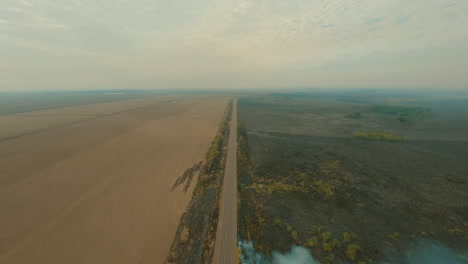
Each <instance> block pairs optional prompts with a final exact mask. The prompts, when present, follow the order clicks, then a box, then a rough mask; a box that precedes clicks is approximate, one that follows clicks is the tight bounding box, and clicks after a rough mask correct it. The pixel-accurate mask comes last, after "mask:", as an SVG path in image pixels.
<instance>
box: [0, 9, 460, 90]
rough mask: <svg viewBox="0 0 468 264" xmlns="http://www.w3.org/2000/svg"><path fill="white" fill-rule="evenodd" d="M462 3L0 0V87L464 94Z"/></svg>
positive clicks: (22, 88)
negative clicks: (373, 90)
mask: <svg viewBox="0 0 468 264" xmlns="http://www.w3.org/2000/svg"><path fill="white" fill-rule="evenodd" d="M467 14H468V1H467V0H359V1H358V0H289V1H288V0H283V1H278V0H252V1H246V0H183V1H182V0H166V1H163V0H155V1H150V0H112V1H111V0H94V1H93V0H65V1H64V0H25V1H19V0H0V91H15V90H70V89H124V88H132V89H167V88H169V89H172V88H213V89H218V88H219V89H223V88H289V87H290V88H301V87H343V88H346V87H351V88H405V87H415V88H416V87H417V88H443V89H457V90H467V89H468V26H467V25H468V15H467Z"/></svg>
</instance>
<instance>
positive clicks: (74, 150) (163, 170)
mask: <svg viewBox="0 0 468 264" xmlns="http://www.w3.org/2000/svg"><path fill="white" fill-rule="evenodd" d="M227 101H228V98H226V97H209V96H182V95H177V96H171V95H168V96H158V97H151V98H146V99H138V100H128V101H127V100H121V101H116V102H109V103H100V104H91V105H86V106H73V107H66V108H56V109H51V110H43V111H36V112H28V113H21V115H22V116H23V117H19V116H14V117H13V116H11V115H4V116H2V117H1V118H0V123H1V124H2V128H3V124H7V125H8V131H7V132H3V134H2V137H4V140H3V141H0V229H1V230H2V232H1V233H0V263H164V262H165V260H166V257H167V254H168V252H169V249H170V246H171V243H172V241H173V238H174V236H175V234H176V230H177V227H178V225H179V220H180V218H181V216H182V214H183V213H184V212H185V209H186V206H187V204H188V202H189V201H190V198H191V193H192V191H193V189H194V186H193V184H192V185H191V186H189V187H188V188H185V187H182V186H180V187H177V188H174V189H173V186H174V183H175V182H176V180H177V178H178V177H179V176H181V175H182V174H183V173H184V171H186V170H187V169H188V168H190V167H192V166H194V165H196V164H198V163H199V162H201V161H203V160H204V158H205V153H206V152H207V150H208V148H209V146H210V144H211V142H212V140H213V138H214V136H215V134H216V132H217V130H218V127H219V123H220V121H221V118H222V116H223V113H224V111H225V109H226V105H227ZM50 116H54V117H58V116H60V118H56V119H53V120H52V119H50V120H52V121H50V122H45V121H44V120H49V119H48V118H49V117H50ZM83 116H86V117H83ZM90 116H92V118H88V117H90ZM82 117H83V118H85V119H81V118H82ZM21 118H27V119H28V121H27V122H26V121H25V120H21ZM77 121H78V122H77ZM15 126H16V127H15ZM2 131H3V129H2ZM25 134H26V135H25ZM15 136H17V137H15ZM5 137H10V139H7V138H5ZM184 189H185V190H184ZM171 190H172V191H171Z"/></svg>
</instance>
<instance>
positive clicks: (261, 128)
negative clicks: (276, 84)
mask: <svg viewBox="0 0 468 264" xmlns="http://www.w3.org/2000/svg"><path fill="white" fill-rule="evenodd" d="M243 100H244V101H243ZM243 100H239V106H240V111H239V113H240V119H241V121H242V124H241V127H240V133H239V134H240V139H239V143H240V147H239V149H240V152H241V154H240V155H239V158H238V164H239V165H238V166H239V172H238V173H239V179H238V184H239V193H240V206H239V235H240V238H241V239H242V240H250V241H254V245H255V247H256V249H257V250H258V251H260V252H263V253H264V254H266V255H269V254H271V252H272V251H274V250H279V251H282V252H286V251H289V249H290V248H291V245H292V244H297V245H301V246H304V247H307V248H309V249H310V250H311V252H312V255H313V256H314V258H316V259H318V260H319V261H320V262H321V263H340V262H342V261H349V262H351V263H359V262H361V263H362V262H364V263H369V262H370V261H376V260H384V259H386V256H387V255H388V254H389V252H392V254H395V255H396V256H397V258H398V257H403V254H404V249H405V247H406V246H407V245H409V244H411V243H413V242H416V241H419V240H421V239H429V240H435V241H440V242H442V243H444V244H446V245H448V246H450V247H452V248H454V249H460V250H464V249H466V248H467V246H468V213H467V212H468V204H467V201H468V192H467V191H466V190H467V187H468V185H467V175H466V171H468V162H467V161H466V157H467V156H468V141H466V140H448V139H447V138H446V135H447V134H448V135H449V134H450V133H455V132H454V131H452V130H450V129H449V128H450V126H449V127H447V131H445V132H446V133H445V134H444V133H441V131H443V129H441V128H440V127H437V124H439V122H445V123H446V122H448V121H447V120H440V119H439V120H438V119H437V118H436V117H427V118H426V119H415V120H412V121H411V122H400V121H399V120H396V119H395V118H394V117H395V116H393V115H392V116H391V117H392V118H389V115H387V114H379V113H372V112H371V111H372V108H373V105H374V102H369V103H368V104H350V103H349V102H341V101H339V100H335V101H333V100H329V99H327V100H328V101H327V100H325V101H324V99H320V100H317V99H310V98H309V99H307V98H298V99H297V100H295V99H291V98H286V99H285V98H278V97H277V96H273V97H272V98H271V97H268V96H267V97H264V98H246V99H243ZM257 101H258V102H259V103H258V104H256V102H257ZM415 107H417V106H415ZM301 109H302V110H301ZM357 109H359V110H358V111H356V110H357ZM392 109H393V108H392ZM366 111H367V112H366ZM355 112H359V113H363V114H361V115H359V116H358V115H354V117H356V116H358V118H350V117H349V114H352V113H355ZM436 114H437V112H435V115H436ZM356 120H358V121H356ZM459 122H460V121H459ZM350 123H351V124H354V125H352V126H350V125H349V124H350ZM316 127H320V129H317V128H316ZM434 127H437V129H434ZM377 128H378V129H377ZM425 128H427V129H425ZM421 129H422V130H424V131H426V132H424V133H423V132H421ZM359 131H369V132H372V133H374V131H375V133H376V132H378V131H382V133H384V132H385V133H395V134H398V135H401V137H404V138H405V140H398V141H386V140H366V139H365V138H359V137H355V136H354V134H355V133H356V132H359ZM421 134H423V135H422V136H420V137H419V135H421Z"/></svg>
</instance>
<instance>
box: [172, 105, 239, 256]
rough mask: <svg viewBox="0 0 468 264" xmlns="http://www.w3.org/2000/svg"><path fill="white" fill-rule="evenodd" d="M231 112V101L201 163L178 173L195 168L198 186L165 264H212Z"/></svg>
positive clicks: (191, 170)
mask: <svg viewBox="0 0 468 264" xmlns="http://www.w3.org/2000/svg"><path fill="white" fill-rule="evenodd" d="M231 112H232V100H231V101H230V102H229V103H228V107H227V110H226V112H225V115H224V117H223V121H222V122H221V124H220V127H219V130H218V133H217V134H216V136H215V138H214V140H213V142H212V144H211V147H210V148H209V150H208V152H207V153H206V156H205V161H204V162H203V164H202V165H201V164H197V165H196V168H191V169H189V171H190V173H187V172H186V173H184V174H183V175H182V176H181V177H182V178H183V177H184V175H187V174H190V175H192V174H193V173H194V170H195V169H196V170H197V171H198V181H197V185H196V187H195V189H194V192H193V196H192V200H191V201H190V204H189V205H188V209H187V211H186V212H185V214H184V215H183V217H182V220H181V223H180V225H179V228H178V230H177V234H176V237H175V239H174V242H173V244H172V247H171V251H170V253H169V255H168V257H167V260H166V263H168V264H192V263H212V259H213V254H214V243H215V238H216V227H217V223H218V215H219V198H220V194H221V186H222V180H223V175H224V168H225V159H226V148H227V142H228V138H229V132H230V131H229V124H230V118H231ZM177 184H178V182H176V184H175V185H177ZM186 188H188V187H186Z"/></svg>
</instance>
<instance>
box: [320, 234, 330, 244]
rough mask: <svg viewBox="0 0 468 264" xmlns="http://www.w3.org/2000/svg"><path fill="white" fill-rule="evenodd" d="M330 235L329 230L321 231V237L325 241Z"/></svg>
mask: <svg viewBox="0 0 468 264" xmlns="http://www.w3.org/2000/svg"><path fill="white" fill-rule="evenodd" d="M330 237H331V234H330V232H323V233H322V239H323V241H325V242H326V241H328V239H330Z"/></svg>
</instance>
